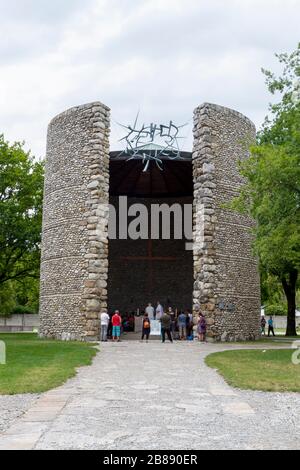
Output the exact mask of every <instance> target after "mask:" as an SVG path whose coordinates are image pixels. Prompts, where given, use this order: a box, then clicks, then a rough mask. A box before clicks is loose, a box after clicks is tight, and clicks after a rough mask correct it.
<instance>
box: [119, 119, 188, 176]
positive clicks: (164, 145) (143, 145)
mask: <svg viewBox="0 0 300 470" xmlns="http://www.w3.org/2000/svg"><path fill="white" fill-rule="evenodd" d="M138 118H139V113H138V115H137V117H136V120H135V123H134V125H133V126H124V125H123V124H119V125H120V126H121V127H123V128H124V129H126V130H127V135H126V136H125V137H123V138H122V139H120V142H123V141H125V142H126V149H125V150H124V151H123V152H122V153H121V155H123V154H125V155H128V156H129V158H128V160H127V161H130V160H142V162H143V164H144V165H145V166H144V170H143V172H144V173H145V172H147V171H148V169H149V165H150V162H151V161H153V162H155V164H156V165H157V167H158V168H159V169H160V170H161V171H163V158H168V159H169V160H177V159H180V158H181V155H180V147H179V140H180V139H185V138H186V137H183V136H180V135H179V134H180V130H181V129H183V128H184V127H186V126H187V124H184V125H183V126H176V125H175V124H174V123H173V122H172V121H170V123H169V124H168V125H164V124H154V123H151V124H150V125H148V126H146V125H145V124H143V126H142V127H141V128H138Z"/></svg>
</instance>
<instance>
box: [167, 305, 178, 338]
mask: <svg viewBox="0 0 300 470" xmlns="http://www.w3.org/2000/svg"><path fill="white" fill-rule="evenodd" d="M168 313H169V315H170V318H171V333H172V338H173V339H174V336H175V329H176V314H175V312H174V310H173V309H172V307H169V312H168Z"/></svg>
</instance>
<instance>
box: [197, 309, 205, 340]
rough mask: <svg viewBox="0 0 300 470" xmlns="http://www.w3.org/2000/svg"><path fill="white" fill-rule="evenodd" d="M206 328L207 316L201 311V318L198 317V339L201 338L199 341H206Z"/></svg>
mask: <svg viewBox="0 0 300 470" xmlns="http://www.w3.org/2000/svg"><path fill="white" fill-rule="evenodd" d="M206 329H207V323H206V318H205V316H204V315H203V313H202V312H200V314H199V318H198V327H197V330H198V339H199V341H201V343H205V339H206Z"/></svg>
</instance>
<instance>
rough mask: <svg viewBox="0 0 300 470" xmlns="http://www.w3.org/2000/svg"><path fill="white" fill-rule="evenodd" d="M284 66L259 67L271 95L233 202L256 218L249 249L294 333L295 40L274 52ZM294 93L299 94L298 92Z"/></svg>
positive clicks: (298, 54)
mask: <svg viewBox="0 0 300 470" xmlns="http://www.w3.org/2000/svg"><path fill="white" fill-rule="evenodd" d="M277 57H278V58H279V61H280V63H282V64H283V65H284V70H283V74H282V76H281V77H279V78H277V77H276V76H275V75H274V74H273V73H271V72H270V71H266V70H263V72H264V74H265V76H266V81H267V86H268V89H269V91H270V92H271V93H272V94H276V93H279V94H280V96H281V99H280V101H279V102H278V103H277V104H274V105H271V106H270V111H271V115H272V119H270V118H266V120H265V123H264V125H263V128H262V130H261V132H260V133H259V134H258V143H257V145H256V146H254V147H252V149H251V157H250V158H249V159H248V161H246V162H243V163H242V164H241V173H242V175H243V176H244V177H245V178H246V184H245V186H244V187H243V188H242V191H241V195H240V197H238V198H237V199H236V200H235V201H234V202H233V207H234V208H236V209H238V210H240V211H243V212H247V213H249V214H250V215H251V216H252V217H254V218H255V220H256V221H257V226H256V228H255V249H256V252H257V254H258V255H259V258H260V263H261V266H262V269H264V270H265V271H266V273H269V274H271V275H275V276H276V277H277V278H278V279H279V280H280V282H281V284H282V287H283V290H284V293H285V295H286V298H287V304H288V322H287V332H286V334H287V335H288V336H294V335H295V336H296V334H297V333H296V315H295V312H296V290H297V283H298V282H299V269H300V82H299V79H300V44H299V45H298V48H297V50H296V51H295V52H293V53H292V54H291V55H288V54H280V55H278V56H277ZM298 95H299V97H298Z"/></svg>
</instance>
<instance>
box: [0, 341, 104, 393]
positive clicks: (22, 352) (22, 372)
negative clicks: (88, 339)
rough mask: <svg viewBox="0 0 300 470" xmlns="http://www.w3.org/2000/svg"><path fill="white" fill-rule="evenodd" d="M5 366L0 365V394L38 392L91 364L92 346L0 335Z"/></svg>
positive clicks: (93, 350) (52, 386)
mask: <svg viewBox="0 0 300 470" xmlns="http://www.w3.org/2000/svg"><path fill="white" fill-rule="evenodd" d="M0 341H4V342H5V344H6V362H7V363H6V365H0V395H16V394H19V393H41V392H46V391H47V390H50V389H52V388H55V387H58V386H60V385H62V384H63V383H64V382H66V380H67V379H69V378H71V377H74V376H75V375H76V368H78V367H80V366H87V365H90V364H91V363H92V359H93V357H94V356H95V355H96V353H97V350H96V349H95V347H94V345H91V344H86V343H76V342H70V343H65V342H60V341H49V340H41V339H39V338H38V337H37V335H35V334H0Z"/></svg>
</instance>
